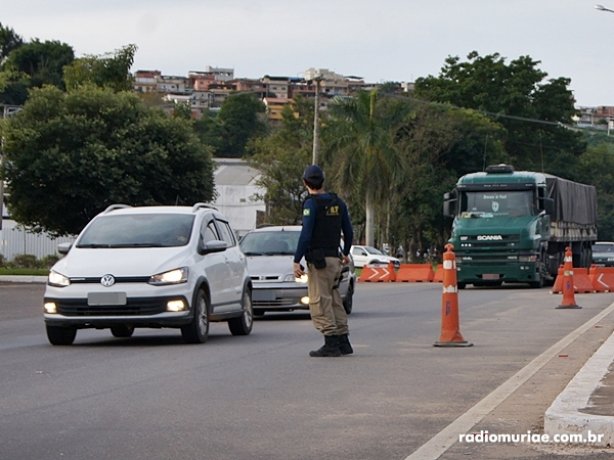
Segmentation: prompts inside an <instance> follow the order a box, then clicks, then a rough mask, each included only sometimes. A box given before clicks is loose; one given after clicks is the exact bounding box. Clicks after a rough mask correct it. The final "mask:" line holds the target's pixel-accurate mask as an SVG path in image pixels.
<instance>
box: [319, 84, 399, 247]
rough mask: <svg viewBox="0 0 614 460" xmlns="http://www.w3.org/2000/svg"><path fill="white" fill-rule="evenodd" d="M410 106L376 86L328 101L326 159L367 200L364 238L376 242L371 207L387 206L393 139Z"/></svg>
mask: <svg viewBox="0 0 614 460" xmlns="http://www.w3.org/2000/svg"><path fill="white" fill-rule="evenodd" d="M408 111H409V103H408V100H406V99H400V98H381V99H378V97H377V92H375V91H372V92H360V93H358V94H357V95H356V96H355V97H351V98H343V99H339V100H336V101H335V102H334V103H333V104H331V105H330V114H329V119H328V123H327V125H326V129H327V131H328V133H327V134H328V136H329V137H328V140H329V142H328V143H327V144H328V149H327V150H328V151H327V155H328V159H329V161H330V162H331V163H332V164H334V165H335V167H336V168H335V169H336V171H337V174H336V179H337V180H338V181H339V184H340V185H341V186H342V187H343V188H345V189H346V190H349V191H350V192H351V193H357V194H359V195H360V196H361V198H362V199H364V202H365V215H366V225H365V227H366V228H365V239H366V244H367V245H373V244H374V242H375V209H376V207H379V208H380V209H386V207H385V206H379V205H385V204H386V203H387V201H388V200H389V198H390V192H391V188H392V187H393V184H394V183H395V179H396V176H397V174H398V173H399V172H400V170H401V168H399V163H400V161H399V156H398V155H399V154H398V150H397V149H395V146H394V140H395V136H396V135H397V132H398V127H399V126H400V123H401V122H402V121H403V120H404V118H405V116H406V115H407V113H408Z"/></svg>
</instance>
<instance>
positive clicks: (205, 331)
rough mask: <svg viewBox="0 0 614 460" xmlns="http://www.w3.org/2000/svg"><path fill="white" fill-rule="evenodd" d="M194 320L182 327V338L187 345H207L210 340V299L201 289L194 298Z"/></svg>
mask: <svg viewBox="0 0 614 460" xmlns="http://www.w3.org/2000/svg"><path fill="white" fill-rule="evenodd" d="M193 308H194V318H192V322H191V323H190V324H188V325H187V326H182V328H181V336H182V337H183V340H184V341H185V342H186V343H205V342H206V341H207V339H208V338H209V297H208V296H207V294H206V292H205V291H203V290H202V289H199V290H198V292H197V294H196V297H195V298H194V307H193Z"/></svg>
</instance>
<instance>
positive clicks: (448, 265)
mask: <svg viewBox="0 0 614 460" xmlns="http://www.w3.org/2000/svg"><path fill="white" fill-rule="evenodd" d="M443 268H444V270H452V269H453V268H454V261H453V260H444V261H443Z"/></svg>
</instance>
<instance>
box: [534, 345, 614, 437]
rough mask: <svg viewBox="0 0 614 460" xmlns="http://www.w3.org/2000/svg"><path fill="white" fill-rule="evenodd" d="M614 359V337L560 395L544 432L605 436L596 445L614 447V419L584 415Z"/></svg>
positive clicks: (552, 406)
mask: <svg viewBox="0 0 614 460" xmlns="http://www.w3.org/2000/svg"><path fill="white" fill-rule="evenodd" d="M613 356H614V334H612V335H611V336H610V338H609V339H608V340H606V341H605V342H604V343H603V345H601V347H599V349H598V350H597V351H596V352H595V353H594V354H593V356H592V357H591V358H590V359H589V360H588V361H587V362H586V364H585V365H584V366H583V367H582V368H581V369H580V370H579V371H578V373H577V374H576V375H575V377H574V378H573V379H572V380H571V381H570V382H569V384H568V385H567V387H565V389H564V390H563V391H562V392H561V393H560V394H559V396H557V398H556V399H555V400H554V402H553V403H552V405H551V406H550V407H549V408H548V409H547V410H546V413H545V415H544V432H545V433H546V434H548V435H550V436H554V435H557V434H559V435H560V434H565V433H568V434H582V436H583V437H584V439H589V436H588V434H589V431H590V432H591V434H593V435H600V434H603V436H602V437H601V439H600V440H598V441H597V442H594V443H591V445H593V446H601V447H605V446H608V445H609V446H614V417H611V416H604V415H592V414H587V413H585V412H582V410H584V409H586V408H587V407H588V405H589V400H590V397H591V395H592V394H593V392H594V391H595V390H596V389H597V388H599V386H600V385H601V381H602V380H603V379H604V378H605V376H606V375H607V374H608V371H609V367H610V365H611V364H612V357H613Z"/></svg>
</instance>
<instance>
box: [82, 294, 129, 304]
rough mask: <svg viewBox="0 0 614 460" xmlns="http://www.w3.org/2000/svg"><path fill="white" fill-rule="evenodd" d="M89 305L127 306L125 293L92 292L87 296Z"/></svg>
mask: <svg viewBox="0 0 614 460" xmlns="http://www.w3.org/2000/svg"><path fill="white" fill-rule="evenodd" d="M87 304H88V305H90V306H95V305H126V293H125V292H90V293H88V295H87Z"/></svg>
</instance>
